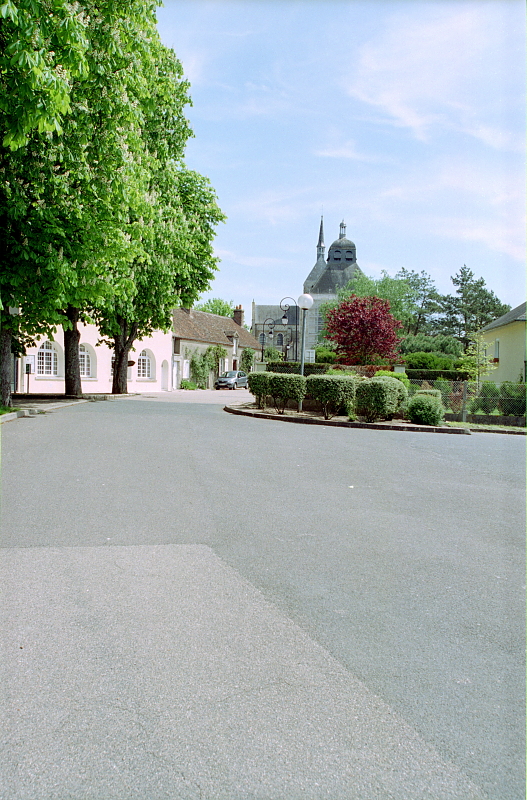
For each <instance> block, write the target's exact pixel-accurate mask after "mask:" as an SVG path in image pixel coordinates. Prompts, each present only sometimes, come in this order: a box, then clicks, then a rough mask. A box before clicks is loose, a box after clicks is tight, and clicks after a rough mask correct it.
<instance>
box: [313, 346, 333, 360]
mask: <svg viewBox="0 0 527 800" xmlns="http://www.w3.org/2000/svg"><path fill="white" fill-rule="evenodd" d="M315 360H316V361H317V363H318V364H334V363H335V361H336V360H337V354H336V353H335V351H334V350H330V349H329V348H328V347H315Z"/></svg>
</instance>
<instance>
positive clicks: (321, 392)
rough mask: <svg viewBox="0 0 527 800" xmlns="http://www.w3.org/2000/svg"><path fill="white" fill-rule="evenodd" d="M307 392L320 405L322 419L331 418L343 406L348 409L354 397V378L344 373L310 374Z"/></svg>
mask: <svg viewBox="0 0 527 800" xmlns="http://www.w3.org/2000/svg"><path fill="white" fill-rule="evenodd" d="M306 386H307V393H308V395H309V396H310V397H311V398H313V400H317V401H318V402H319V403H320V405H321V406H322V411H323V412H324V419H331V417H334V416H335V414H338V412H339V411H340V409H341V408H342V407H343V406H344V407H345V408H346V410H349V409H350V408H351V407H352V405H353V401H354V399H355V386H356V382H355V380H354V378H352V377H349V376H345V375H310V376H309V377H308V378H307V380H306Z"/></svg>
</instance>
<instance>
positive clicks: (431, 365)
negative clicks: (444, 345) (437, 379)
mask: <svg viewBox="0 0 527 800" xmlns="http://www.w3.org/2000/svg"><path fill="white" fill-rule="evenodd" d="M404 361H405V363H406V365H407V366H408V367H409V369H452V364H453V362H454V357H453V356H448V355H446V353H407V354H406V355H405V357H404Z"/></svg>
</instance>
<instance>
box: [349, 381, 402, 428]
mask: <svg viewBox="0 0 527 800" xmlns="http://www.w3.org/2000/svg"><path fill="white" fill-rule="evenodd" d="M398 386H400V387H401V388H403V389H404V386H403V384H402V383H400V382H399V381H392V380H390V379H388V378H377V379H376V378H366V379H365V380H362V381H360V382H359V383H357V386H356V392H355V411H356V413H357V414H359V415H360V416H362V417H365V419H366V422H375V421H376V420H378V419H392V417H393V415H394V414H395V413H396V411H397V408H398V405H399V396H400V395H399V390H398Z"/></svg>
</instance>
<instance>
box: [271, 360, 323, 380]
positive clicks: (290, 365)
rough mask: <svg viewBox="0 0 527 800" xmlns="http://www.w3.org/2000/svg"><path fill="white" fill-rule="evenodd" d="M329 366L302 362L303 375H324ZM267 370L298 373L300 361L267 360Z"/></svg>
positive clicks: (291, 373)
mask: <svg viewBox="0 0 527 800" xmlns="http://www.w3.org/2000/svg"><path fill="white" fill-rule="evenodd" d="M330 367H331V364H312V363H309V364H304V376H306V377H307V376H308V375H324V373H325V372H327V370H328V369H329V368H330ZM267 371H268V372H279V373H285V374H287V375H300V361H268V362H267Z"/></svg>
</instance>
